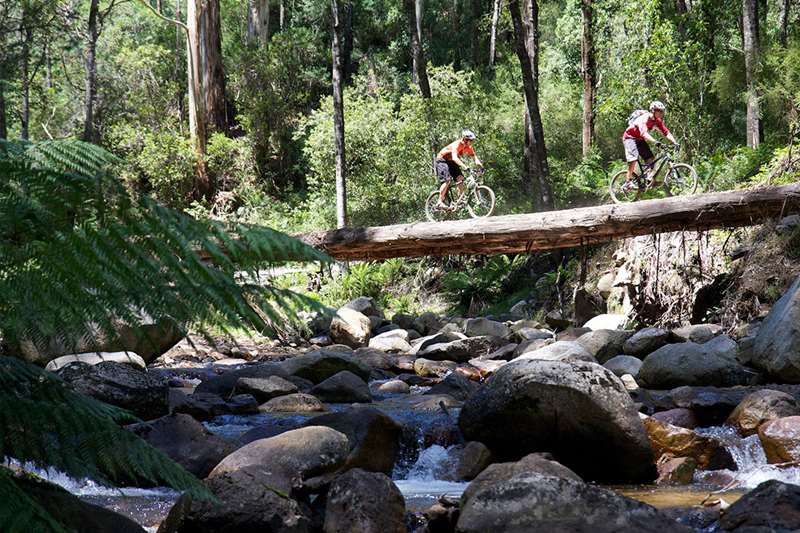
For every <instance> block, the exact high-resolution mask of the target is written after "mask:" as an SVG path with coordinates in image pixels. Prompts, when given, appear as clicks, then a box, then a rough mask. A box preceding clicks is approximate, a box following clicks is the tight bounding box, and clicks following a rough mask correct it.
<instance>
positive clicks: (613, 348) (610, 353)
mask: <svg viewBox="0 0 800 533" xmlns="http://www.w3.org/2000/svg"><path fill="white" fill-rule="evenodd" d="M632 334H633V332H632V331H625V330H614V329H597V330H594V331H590V332H589V333H586V334H584V335H581V336H580V338H578V340H577V341H576V342H577V343H578V344H580V345H581V346H583V347H584V348H585V349H586V351H587V352H589V354H590V355H592V356H593V357H594V358H595V359H597V360H598V361H599V362H600V363H605V362H606V361H608V360H609V359H611V358H612V357H614V356H615V355H619V354H621V353H622V345H623V344H625V341H627V340H628V339H629V338H630V336H631V335H632Z"/></svg>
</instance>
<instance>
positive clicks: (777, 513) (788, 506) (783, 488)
mask: <svg viewBox="0 0 800 533" xmlns="http://www.w3.org/2000/svg"><path fill="white" fill-rule="evenodd" d="M720 526H722V528H723V529H724V530H726V531H733V532H739V533H749V532H754V533H755V532H765V533H766V532H772V531H776V532H777V531H780V532H789V531H797V530H800V486H798V485H790V484H788V483H783V482H781V481H775V480H772V481H765V482H764V483H762V484H760V485H759V486H758V487H756V488H755V489H753V490H751V491H750V492H748V493H747V494H745V495H744V496H742V497H741V498H740V499H739V500H737V501H736V502H735V503H734V504H733V505H731V506H730V507H729V508H728V509H727V510H726V511H725V514H723V515H722V517H721V518H720Z"/></svg>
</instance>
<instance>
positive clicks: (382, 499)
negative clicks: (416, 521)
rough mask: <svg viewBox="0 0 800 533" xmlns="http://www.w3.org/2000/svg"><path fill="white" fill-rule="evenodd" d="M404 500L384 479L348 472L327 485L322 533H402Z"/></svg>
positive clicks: (358, 472) (388, 479)
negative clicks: (329, 485) (328, 486)
mask: <svg viewBox="0 0 800 533" xmlns="http://www.w3.org/2000/svg"><path fill="white" fill-rule="evenodd" d="M405 511H406V507H405V500H404V499H403V495H402V494H401V493H400V489H398V488H397V486H396V485H395V484H394V482H393V481H392V480H391V479H390V478H389V477H388V476H386V475H384V474H380V473H376V472H366V471H364V470H361V469H358V468H356V469H353V470H348V471H347V472H345V473H344V474H341V475H339V476H338V477H336V479H334V481H333V483H331V487H330V489H329V490H328V494H327V501H326V504H325V522H324V525H323V531H324V532H325V533H405V532H406V527H405Z"/></svg>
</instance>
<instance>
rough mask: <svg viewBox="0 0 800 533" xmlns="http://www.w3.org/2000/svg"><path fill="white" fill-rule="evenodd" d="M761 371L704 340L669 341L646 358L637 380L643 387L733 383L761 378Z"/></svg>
mask: <svg viewBox="0 0 800 533" xmlns="http://www.w3.org/2000/svg"><path fill="white" fill-rule="evenodd" d="M758 379H759V375H758V373H756V372H754V371H752V370H750V369H748V368H746V367H744V366H742V365H740V364H739V363H738V362H737V361H736V360H735V359H729V358H728V357H726V356H725V354H724V353H720V352H718V351H716V350H715V349H713V347H712V348H708V347H707V345H705V344H697V343H694V342H683V343H679V344H668V345H666V346H662V347H661V348H659V349H658V350H656V351H654V352H653V353H651V354H650V355H648V356H647V357H645V359H644V364H642V368H641V369H640V370H639V379H638V381H639V382H640V383H641V384H642V386H643V387H647V388H653V389H669V388H673V387H679V386H681V385H713V386H717V387H730V386H734V385H750V384H754V383H756V382H757V381H758Z"/></svg>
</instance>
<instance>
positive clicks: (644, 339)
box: [622, 328, 670, 359]
mask: <svg viewBox="0 0 800 533" xmlns="http://www.w3.org/2000/svg"><path fill="white" fill-rule="evenodd" d="M669 338H670V332H669V331H667V330H665V329H661V328H644V329H641V330H639V331H637V332H636V333H634V334H633V335H632V336H631V337H630V338H629V339H628V340H626V341H625V343H624V344H623V345H622V353H625V354H626V355H632V356H634V357H638V358H639V359H643V358H644V357H646V356H647V355H648V354H650V353H652V352H654V351H656V350H658V349H659V348H661V347H662V346H664V345H666V344H667V342H668V341H669Z"/></svg>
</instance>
